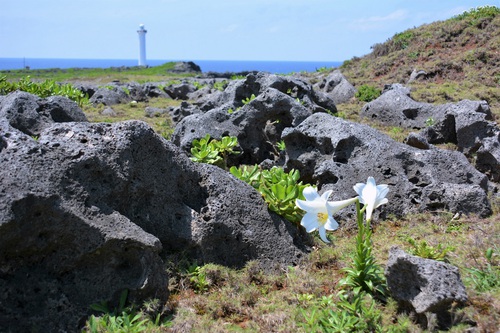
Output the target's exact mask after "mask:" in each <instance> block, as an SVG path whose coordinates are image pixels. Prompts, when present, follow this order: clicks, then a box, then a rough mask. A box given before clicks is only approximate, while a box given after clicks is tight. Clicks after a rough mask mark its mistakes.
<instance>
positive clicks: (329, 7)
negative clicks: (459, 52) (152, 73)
mask: <svg viewBox="0 0 500 333" xmlns="http://www.w3.org/2000/svg"><path fill="white" fill-rule="evenodd" d="M484 5H495V6H498V7H500V0H489V1H479V0H476V1H472V0H463V1H462V0H416V1H415V0H404V1H403V0H401V1H396V0H394V1H392V0H387V1H384V0H379V1H376V0H357V1H356V0H348V1H337V0H135V1H132V0H101V1H97V0H72V1H60V0H57V1H56V0H0V8H1V9H0V58H14V57H15V58H22V57H26V58H76V59H81V58H83V59H86V58H88V59H136V58H137V56H138V49H139V41H138V37H137V32H136V30H137V29H138V27H139V24H140V23H143V24H144V25H145V28H146V29H147V30H148V33H147V35H146V49H147V52H146V53H147V58H148V59H161V60H163V59H165V60H290V61H343V60H347V59H351V58H352V57H353V56H362V55H364V54H367V53H369V52H370V46H372V45H373V44H375V43H380V42H384V41H386V40H387V39H388V38H390V37H392V36H393V35H394V34H395V33H398V32H403V31H404V30H407V29H410V28H413V27H416V26H420V25H422V24H426V23H431V22H434V21H438V20H445V19H447V18H450V17H451V16H453V15H456V14H459V13H461V12H463V11H464V10H468V9H470V8H472V7H478V6H484Z"/></svg>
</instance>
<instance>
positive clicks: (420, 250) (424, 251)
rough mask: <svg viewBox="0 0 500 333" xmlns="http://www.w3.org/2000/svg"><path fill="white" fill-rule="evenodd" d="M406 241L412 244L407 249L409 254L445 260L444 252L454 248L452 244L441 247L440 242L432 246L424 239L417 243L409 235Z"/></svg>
mask: <svg viewBox="0 0 500 333" xmlns="http://www.w3.org/2000/svg"><path fill="white" fill-rule="evenodd" d="M406 241H407V242H408V243H409V244H410V245H411V246H412V248H411V249H410V250H409V251H408V252H409V253H410V254H413V255H415V256H419V257H421V258H425V259H433V260H438V261H447V260H446V254H447V253H448V252H451V251H454V250H455V248H454V247H452V246H447V247H443V246H442V245H441V244H438V246H437V247H433V246H430V245H428V244H427V242H426V241H425V240H422V241H420V243H417V241H416V240H414V239H413V238H411V237H408V238H407V239H406Z"/></svg>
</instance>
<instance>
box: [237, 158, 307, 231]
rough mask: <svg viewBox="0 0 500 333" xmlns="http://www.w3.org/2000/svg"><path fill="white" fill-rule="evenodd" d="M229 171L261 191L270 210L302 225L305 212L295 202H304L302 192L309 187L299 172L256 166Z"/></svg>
mask: <svg viewBox="0 0 500 333" xmlns="http://www.w3.org/2000/svg"><path fill="white" fill-rule="evenodd" d="M229 171H230V172H231V173H232V174H233V175H234V176H235V177H237V178H239V179H241V180H243V181H244V182H246V183H248V184H250V185H251V186H252V187H254V188H255V189H256V190H257V191H259V193H260V194H261V195H262V197H263V198H264V200H265V201H266V203H267V205H268V207H269V209H270V210H272V211H273V212H275V213H277V214H278V215H281V216H283V217H284V218H286V219H287V220H288V221H290V222H292V223H295V224H300V220H301V219H302V216H303V212H302V210H301V209H300V208H298V207H297V206H296V205H295V200H296V199H302V200H304V196H303V195H302V191H303V190H304V188H305V187H307V186H308V185H307V184H305V185H304V184H302V182H299V178H300V173H299V171H298V170H294V169H292V170H291V171H290V172H288V173H287V172H285V171H284V170H283V169H282V168H279V167H272V168H271V169H270V170H259V168H258V166H257V165H254V166H253V167H248V166H241V167H239V168H237V167H234V166H233V167H231V169H230V170H229Z"/></svg>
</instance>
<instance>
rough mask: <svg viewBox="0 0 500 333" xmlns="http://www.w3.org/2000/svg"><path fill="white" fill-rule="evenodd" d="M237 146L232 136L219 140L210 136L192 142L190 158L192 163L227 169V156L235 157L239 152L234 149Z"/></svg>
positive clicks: (236, 140) (235, 139) (236, 141)
mask: <svg viewBox="0 0 500 333" xmlns="http://www.w3.org/2000/svg"><path fill="white" fill-rule="evenodd" d="M236 146H238V139H237V138H236V137H234V136H224V137H222V138H221V139H220V140H216V139H212V138H210V134H207V135H205V137H203V138H201V139H199V140H193V147H192V148H191V155H193V156H192V157H190V158H191V160H192V161H194V162H199V163H208V164H213V165H216V166H218V167H220V168H222V169H226V167H227V159H228V157H229V155H237V154H239V153H240V152H238V151H235V150H234V148H235V147H236Z"/></svg>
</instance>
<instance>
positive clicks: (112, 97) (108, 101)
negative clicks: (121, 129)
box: [89, 85, 132, 106]
mask: <svg viewBox="0 0 500 333" xmlns="http://www.w3.org/2000/svg"><path fill="white" fill-rule="evenodd" d="M89 101H90V103H92V104H94V105H98V104H103V105H106V106H111V105H115V104H120V103H128V102H130V101H132V99H131V98H130V96H129V95H127V93H126V92H125V90H124V89H123V88H122V87H120V86H114V85H110V86H106V87H100V88H98V89H97V90H96V91H95V93H94V94H93V95H92V97H90V99H89Z"/></svg>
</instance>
